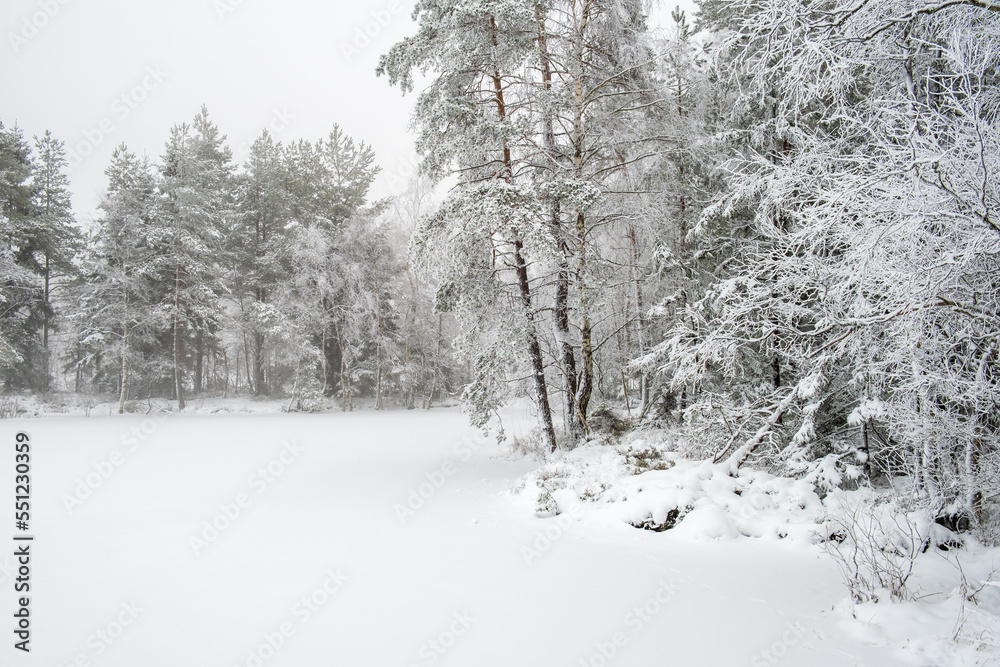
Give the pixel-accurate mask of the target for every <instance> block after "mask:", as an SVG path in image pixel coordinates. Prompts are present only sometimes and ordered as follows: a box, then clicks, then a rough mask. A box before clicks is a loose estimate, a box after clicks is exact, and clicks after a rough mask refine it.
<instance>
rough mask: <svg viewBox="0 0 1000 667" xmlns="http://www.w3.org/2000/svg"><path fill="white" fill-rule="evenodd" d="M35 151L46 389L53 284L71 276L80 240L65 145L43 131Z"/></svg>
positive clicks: (35, 223) (35, 217)
mask: <svg viewBox="0 0 1000 667" xmlns="http://www.w3.org/2000/svg"><path fill="white" fill-rule="evenodd" d="M35 151H36V154H37V156H36V157H35V161H34V162H35V163H34V169H33V174H32V178H33V181H34V187H35V202H34V207H35V214H34V215H33V216H32V227H33V229H32V230H31V235H32V236H33V237H34V238H35V239H36V241H35V243H36V244H37V250H36V252H37V253H38V255H39V259H38V260H37V261H38V264H39V271H40V272H41V274H42V281H43V301H44V316H43V321H42V348H43V354H44V355H45V358H44V369H43V371H42V372H43V385H42V388H43V389H47V388H48V384H49V378H50V370H49V355H50V352H49V331H50V329H51V327H52V323H51V321H52V315H53V309H52V298H51V295H52V289H53V281H54V279H55V277H56V276H57V275H60V274H61V275H64V276H65V275H71V274H72V273H73V272H74V271H75V268H74V266H73V263H72V260H73V256H74V255H75V254H76V252H78V251H79V249H80V247H81V237H80V233H79V231H78V230H77V228H76V227H75V225H74V220H73V213H72V210H71V209H72V205H71V202H70V193H69V178H68V176H67V175H66V173H65V169H66V165H67V160H66V148H65V143H64V142H62V141H58V140H56V139H55V138H54V137H53V136H52V134H51V133H50V132H48V131H46V132H45V134H43V135H42V136H41V137H40V138H39V137H36V138H35Z"/></svg>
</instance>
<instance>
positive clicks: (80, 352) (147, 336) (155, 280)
mask: <svg viewBox="0 0 1000 667" xmlns="http://www.w3.org/2000/svg"><path fill="white" fill-rule="evenodd" d="M105 173H106V175H107V177H108V189H107V192H106V193H105V195H104V197H103V198H102V200H101V204H100V208H101V211H102V213H103V214H102V216H101V217H100V218H99V219H98V226H97V229H96V231H95V233H94V237H93V239H92V241H91V244H90V250H89V252H88V254H87V257H86V258H85V260H84V261H83V263H82V269H81V277H82V279H81V280H79V281H78V282H77V284H76V285H75V286H74V288H73V294H74V297H75V301H76V303H77V308H76V310H75V312H74V313H73V315H72V318H73V319H74V320H75V322H76V345H75V349H74V350H72V351H71V352H70V354H71V355H72V357H73V359H74V366H75V367H76V369H77V372H78V373H80V372H82V371H83V370H84V369H85V368H89V369H90V370H91V372H92V374H93V379H94V380H96V381H97V382H98V383H101V384H103V383H106V382H109V381H111V380H112V378H113V382H112V384H113V386H114V387H116V388H117V389H118V412H119V413H123V412H124V411H125V402H126V400H127V399H128V397H129V395H130V392H131V390H132V387H133V386H135V385H136V384H138V383H139V382H141V381H143V380H145V381H147V382H149V381H151V380H154V379H155V377H154V376H151V374H150V369H147V368H146V366H147V364H149V362H151V361H152V360H153V359H154V358H155V355H156V344H157V339H156V333H157V330H158V328H159V327H160V326H162V318H161V317H158V313H157V296H158V295H157V292H156V288H157V285H159V284H162V280H161V278H162V275H161V274H160V273H159V272H158V270H159V266H158V262H157V242H156V240H157V232H156V227H157V225H158V224H159V221H158V219H157V217H156V213H157V209H156V206H157V202H156V184H155V178H154V175H153V172H152V169H151V167H150V165H149V162H148V160H146V159H140V158H138V157H136V155H135V154H134V153H131V152H129V150H128V148H127V147H126V146H125V145H124V144H123V145H121V146H118V147H117V148H115V150H114V153H113V154H112V156H111V164H110V165H109V166H108V169H107V170H106V171H105ZM78 389H79V387H78Z"/></svg>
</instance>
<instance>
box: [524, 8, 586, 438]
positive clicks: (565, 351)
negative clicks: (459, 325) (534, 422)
mask: <svg viewBox="0 0 1000 667" xmlns="http://www.w3.org/2000/svg"><path fill="white" fill-rule="evenodd" d="M535 24H536V26H537V28H538V58H539V64H540V68H541V75H542V85H543V87H544V89H545V93H546V94H549V93H551V91H552V66H551V60H550V57H549V49H548V34H547V30H546V28H545V18H544V17H543V16H542V13H541V9H539V8H538V7H536V8H535ZM542 141H543V145H544V147H545V151H546V153H548V157H549V160H550V161H551V162H552V163H553V164H555V163H556V162H557V161H558V155H557V151H556V139H555V129H554V126H553V122H552V114H551V113H549V112H546V113H545V115H544V116H543V117H542ZM549 220H550V226H551V228H552V235H553V237H554V238H555V239H556V242H557V243H558V245H559V254H558V263H559V266H558V272H557V274H556V294H555V303H554V304H553V312H554V315H555V328H556V331H555V334H556V342H557V344H558V345H559V366H560V371H561V372H562V375H563V392H562V394H563V425H564V427H565V429H566V432H567V434H569V436H570V437H571V438H572V439H574V440H575V439H576V438H578V437H579V436H580V435H582V434H583V423H582V422H581V421H580V419H579V417H578V412H577V409H576V392H577V382H576V354H575V352H574V349H573V341H572V336H571V335H570V330H569V275H570V269H569V258H570V256H571V255H572V249H571V248H570V244H569V243H568V242H567V240H566V233H565V231H564V230H563V229H562V212H561V210H560V204H559V201H558V200H556V201H553V202H552V207H551V211H550V216H549Z"/></svg>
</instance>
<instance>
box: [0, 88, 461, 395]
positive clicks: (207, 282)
mask: <svg viewBox="0 0 1000 667" xmlns="http://www.w3.org/2000/svg"><path fill="white" fill-rule="evenodd" d="M0 136H2V141H3V144H2V153H0V159H2V160H3V164H2V170H3V171H2V176H3V178H2V180H0V197H2V208H0V211H2V218H0V224H2V226H3V227H2V228H3V238H4V241H5V242H4V244H3V248H2V253H3V254H2V256H0V262H2V266H3V269H2V270H3V273H2V275H0V281H2V282H0V289H2V292H0V304H2V308H3V310H2V313H0V326H2V327H3V330H2V338H0V345H2V348H0V367H2V369H3V372H4V376H3V378H4V379H3V389H4V391H5V392H12V391H18V390H25V391H33V392H44V391H46V390H48V389H49V387H50V386H51V384H52V380H53V377H54V376H55V375H56V374H57V373H62V374H63V377H64V378H65V379H66V383H67V384H68V385H69V387H70V388H71V389H73V390H75V391H91V392H93V391H97V392H114V393H115V394H116V396H117V399H118V402H119V411H124V410H125V408H126V403H127V401H129V400H133V399H147V398H149V397H166V398H170V399H172V400H176V401H177V404H178V407H179V409H183V408H184V402H185V396H187V395H189V394H191V393H194V394H202V393H205V392H209V393H212V394H214V395H222V394H225V393H227V392H238V393H249V394H253V395H258V396H263V395H272V396H287V397H290V398H291V399H292V400H291V401H290V405H291V406H292V407H293V408H295V407H298V408H300V409H311V408H313V407H316V406H318V405H319V404H320V403H321V402H322V400H323V399H324V398H326V397H334V398H336V399H337V400H338V401H339V402H340V405H341V406H342V407H343V408H344V409H351V408H353V406H354V400H355V398H358V397H370V398H372V399H374V405H375V406H376V407H378V408H381V407H384V406H385V405H386V404H387V401H388V400H390V399H392V400H393V401H395V402H398V403H402V404H405V405H407V406H411V407H412V406H414V405H425V406H426V405H429V404H430V403H431V402H432V401H433V400H435V399H437V398H439V397H441V396H442V395H447V394H449V393H453V392H454V391H455V390H456V389H455V388H456V384H457V383H458V382H459V380H460V377H459V375H458V371H457V370H456V369H457V365H456V362H455V361H454V359H453V358H452V355H451V354H450V343H449V332H450V326H451V325H450V323H449V322H447V321H445V317H444V316H442V315H439V314H435V313H433V312H432V306H433V303H432V300H431V298H432V293H430V292H429V290H428V288H425V287H424V286H423V284H422V282H421V281H420V280H419V279H418V277H417V276H416V274H415V273H414V272H413V271H412V269H411V268H410V266H409V262H408V260H407V257H406V243H407V239H408V235H409V229H410V228H412V226H413V220H414V218H415V216H418V215H419V214H420V208H419V207H420V206H421V205H426V203H423V204H422V201H425V200H426V199H427V197H428V193H426V192H420V191H419V188H420V183H419V182H418V183H415V184H414V187H413V188H411V191H410V192H408V193H406V194H405V195H403V196H402V197H400V198H398V199H397V200H396V201H394V202H390V201H380V202H375V203H369V202H368V201H367V196H368V191H369V188H370V186H371V184H372V182H373V180H374V179H375V177H376V175H377V173H378V171H379V169H378V167H377V166H376V165H375V156H374V154H373V152H372V151H371V149H370V148H369V147H368V146H367V145H365V144H363V143H361V144H356V143H355V142H354V141H353V140H352V139H351V138H349V137H347V136H345V135H344V133H343V132H342V131H341V130H340V129H339V128H338V127H336V126H335V127H334V129H333V131H332V132H330V134H329V135H328V136H327V137H325V138H323V139H320V140H318V141H315V142H310V141H297V142H294V143H290V144H288V145H282V144H280V143H277V142H275V141H274V140H273V139H272V137H271V136H270V135H269V134H268V133H267V132H266V131H265V132H264V133H263V134H262V135H261V136H260V138H259V139H257V140H256V141H255V142H254V144H253V146H252V147H251V150H250V154H249V157H248V158H247V160H246V163H245V164H243V165H240V166H239V167H238V166H237V165H236V164H234V162H233V158H232V153H231V151H230V149H229V148H228V147H227V146H226V144H225V137H224V136H223V135H222V134H221V133H220V131H219V129H218V128H217V127H216V125H215V124H214V123H213V122H212V121H211V120H210V119H209V117H208V113H207V111H206V110H205V109H204V108H202V110H201V112H200V113H199V114H198V115H196V116H195V118H194V119H193V120H192V121H191V122H190V123H182V124H179V125H176V126H175V127H173V128H172V129H171V131H170V137H169V140H168V141H167V143H166V146H165V149H164V152H163V155H162V156H161V157H160V158H159V160H158V161H157V163H156V164H154V163H152V162H151V161H150V160H149V159H148V158H146V157H139V156H137V155H136V154H134V153H132V152H130V151H129V150H128V148H127V147H126V146H124V145H122V146H120V147H118V148H116V149H115V151H114V154H113V156H112V159H111V163H110V165H109V166H108V168H107V171H106V173H107V177H108V189H107V192H106V193H105V195H104V197H103V198H102V200H101V203H100V216H99V217H98V219H97V221H96V224H95V226H94V227H93V228H92V229H88V230H86V231H81V228H80V227H79V226H77V225H75V224H74V220H73V215H72V212H71V210H70V199H69V191H68V182H67V179H66V176H65V167H66V159H65V153H64V147H63V144H62V143H61V142H59V141H57V140H55V139H53V138H52V137H51V136H50V135H49V134H45V135H44V136H43V137H41V138H38V139H36V140H35V142H34V150H32V149H31V148H32V147H31V146H29V144H28V143H27V142H26V141H25V139H24V138H23V136H22V133H21V132H20V131H19V130H18V129H17V128H14V129H3V130H2V135H0ZM407 202H409V204H407ZM408 206H409V208H408ZM56 327H57V328H58V329H59V330H60V336H59V343H58V344H54V343H53V339H52V336H50V331H52V330H53V328H56Z"/></svg>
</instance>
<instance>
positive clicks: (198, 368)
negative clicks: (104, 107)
mask: <svg viewBox="0 0 1000 667" xmlns="http://www.w3.org/2000/svg"><path fill="white" fill-rule="evenodd" d="M414 19H415V21H416V26H415V28H414V32H413V33H412V35H411V36H409V37H407V38H406V39H404V40H402V41H400V42H398V43H397V44H395V45H394V46H392V47H391V49H389V50H388V51H387V52H386V53H385V54H384V55H383V56H382V57H381V59H380V63H379V66H378V70H377V72H374V73H373V76H376V75H377V76H381V77H384V80H385V82H386V85H391V86H395V87H397V88H398V89H399V90H400V92H401V93H402V94H406V95H412V96H413V103H414V111H413V128H414V132H415V133H416V136H417V148H418V152H419V154H420V155H421V157H422V161H421V169H420V175H419V176H418V177H415V178H414V179H412V181H411V183H410V185H409V187H408V189H407V191H406V192H405V193H403V194H401V195H399V196H397V197H394V198H388V199H381V200H373V199H372V197H371V196H370V190H371V186H372V183H373V182H374V179H375V177H376V175H377V174H378V173H379V166H378V162H377V156H376V155H375V154H374V152H373V151H372V150H371V148H370V147H369V146H368V145H367V144H366V143H365V142H364V141H363V140H362V138H353V137H349V136H347V135H346V134H345V132H344V131H343V130H342V129H341V128H339V127H338V126H336V125H332V130H331V131H330V133H329V135H328V136H326V137H323V138H320V139H317V140H304V139H303V140H294V141H288V142H287V143H283V142H279V141H276V140H275V139H274V138H273V137H272V136H270V134H268V132H266V131H265V132H263V133H262V134H261V135H260V137H259V138H258V139H257V140H256V141H255V142H254V143H253V145H252V147H251V150H250V153H249V157H248V158H247V159H246V160H245V161H244V162H243V163H242V164H236V163H235V162H234V159H233V153H232V151H231V149H230V148H229V147H228V146H227V140H226V136H225V134H224V131H223V129H224V128H219V127H218V126H217V125H216V124H215V123H214V122H213V121H212V119H211V118H210V116H209V113H208V110H207V109H206V108H204V107H203V108H202V109H201V110H200V111H197V112H196V114H195V115H194V116H193V118H192V119H191V120H189V121H186V122H180V123H179V124H177V125H175V126H174V127H172V128H171V129H170V131H169V138H168V140H167V142H166V144H165V146H164V147H163V150H162V153H161V154H160V155H158V156H156V157H147V156H141V155H137V154H136V153H134V152H132V151H130V150H129V148H128V147H127V146H126V145H124V144H123V145H121V146H120V147H119V148H117V149H116V150H115V153H114V156H113V158H112V160H111V163H110V164H108V165H107V169H106V175H107V189H106V192H105V193H104V196H103V198H102V202H101V205H100V211H101V213H100V216H99V218H98V219H97V221H96V222H95V224H94V225H91V226H84V225H81V224H78V222H77V221H76V219H75V217H74V212H73V210H72V207H71V205H70V192H71V187H72V186H71V183H70V180H69V176H68V174H67V169H66V167H67V158H66V148H65V144H64V143H63V142H62V141H60V140H59V139H58V138H56V137H54V136H52V135H51V134H50V133H47V132H46V133H44V134H42V135H41V136H36V137H33V138H31V139H29V138H27V137H26V136H24V133H23V132H22V130H20V129H19V128H18V127H17V126H16V125H14V126H11V125H7V126H3V127H2V128H0V231H2V237H3V243H2V244H0V373H2V375H0V378H2V380H0V382H2V391H3V393H4V394H5V395H6V396H8V397H10V396H18V395H28V394H30V395H38V396H45V395H49V394H52V393H54V392H56V393H58V392H62V393H77V394H86V395H99V396H104V397H114V401H116V402H117V405H118V411H119V412H128V411H138V412H143V411H145V410H146V403H147V401H149V400H150V399H152V398H159V399H168V400H170V401H172V402H173V405H174V407H175V409H176V410H178V411H182V410H184V408H185V401H186V400H190V399H191V397H193V396H206V395H208V396H221V395H234V394H242V395H252V396H271V397H280V398H281V399H283V400H286V399H287V406H288V409H289V410H303V411H311V410H322V409H331V408H332V409H342V410H352V409H355V407H361V406H365V407H371V408H374V409H388V408H393V407H405V408H429V407H431V406H433V405H437V404H441V403H445V402H449V401H452V400H460V401H461V403H462V404H463V405H464V407H465V409H466V411H467V412H468V414H469V416H470V419H471V420H472V423H473V424H474V425H477V426H485V425H486V424H487V423H488V422H489V420H490V418H491V417H492V416H493V415H494V414H496V413H497V411H498V410H500V408H501V407H502V406H504V405H506V404H507V403H509V401H511V400H512V399H514V398H517V397H528V398H530V400H531V401H532V403H533V405H534V409H535V413H536V415H537V422H538V423H537V432H536V433H535V435H534V436H533V438H534V440H533V442H531V443H527V444H525V447H526V448H529V449H533V450H535V451H537V452H541V453H545V452H556V451H557V450H566V449H572V448H573V447H574V446H576V445H578V444H580V443H582V442H585V441H588V440H595V439H601V438H614V437H617V436H620V435H622V434H623V433H626V432H630V431H635V430H641V429H644V428H649V427H651V426H655V427H657V428H670V429H673V430H675V431H676V432H678V433H681V434H683V436H684V440H685V442H686V443H687V444H686V448H687V451H686V454H688V455H690V456H691V457H693V458H698V459H706V460H711V461H713V462H715V463H724V464H726V465H728V466H729V467H730V469H731V470H732V471H733V474H735V472H736V471H737V470H738V469H740V468H741V466H744V465H748V466H750V465H752V466H753V467H755V468H762V469H767V470H771V471H773V472H775V473H776V474H781V475H785V476H789V477H797V478H801V479H805V480H807V481H809V482H810V483H811V484H813V485H815V486H816V488H817V489H833V488H838V487H842V488H857V487H858V486H861V485H871V486H875V487H880V488H889V487H892V488H896V489H898V490H899V491H898V496H899V498H900V502H902V501H903V500H905V501H906V502H908V503H911V504H913V505H915V506H918V507H920V508H923V509H924V510H926V511H928V512H930V514H931V515H932V516H933V517H936V518H937V519H938V520H939V522H940V523H942V524H943V525H948V526H949V527H951V528H955V529H961V530H967V529H974V530H975V531H977V534H978V535H980V536H982V537H983V538H984V539H986V540H988V541H992V542H995V541H996V540H998V539H1000V438H998V428H1000V118H998V115H1000V73H998V65H1000V4H997V3H996V2H992V1H991V0H905V1H904V0H885V1H881V2H874V1H872V0H823V1H815V0H733V1H731V2H726V1H723V0H701V1H700V2H699V3H698V11H697V13H696V15H695V16H691V17H689V16H687V15H686V14H685V13H684V12H683V11H681V10H679V9H677V10H675V11H674V12H673V14H672V20H671V22H670V24H669V25H668V27H667V28H666V29H663V30H653V29H652V28H651V27H650V25H649V21H648V17H647V15H646V9H645V7H644V4H643V3H642V2H640V1H639V0H419V2H417V5H416V9H415V11H414ZM899 480H906V484H905V485H904V486H900V485H899V484H898V482H899Z"/></svg>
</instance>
